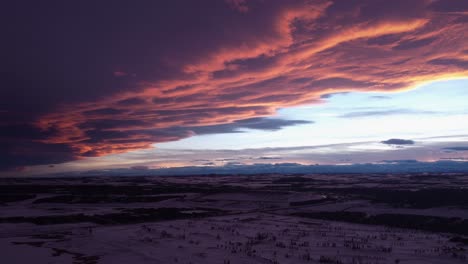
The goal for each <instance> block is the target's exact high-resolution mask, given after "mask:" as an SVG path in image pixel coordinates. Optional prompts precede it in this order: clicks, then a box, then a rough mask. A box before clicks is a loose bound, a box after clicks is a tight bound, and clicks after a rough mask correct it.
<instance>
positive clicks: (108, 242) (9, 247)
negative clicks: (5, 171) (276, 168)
mask: <svg viewBox="0 0 468 264" xmlns="http://www.w3.org/2000/svg"><path fill="white" fill-rule="evenodd" d="M287 177H291V176H281V175H273V176H271V175H270V176H261V177H260V176H259V177H253V176H249V177H244V176H226V177H217V176H212V177H208V176H204V177H164V178H157V177H155V178H147V179H145V180H142V179H139V180H138V181H135V182H133V181H132V179H125V180H122V179H111V178H106V179H103V178H96V179H93V178H89V179H85V180H83V179H74V180H64V179H41V180H22V181H18V182H15V181H14V180H11V179H10V180H3V183H1V182H0V189H2V192H4V194H3V198H2V199H3V200H4V201H6V202H3V203H1V204H0V248H1V254H0V263H2V264H3V263H5V264H10V263H11V264H21V263H34V264H42V263H44V264H52V263H75V264H98V263H99V264H100V263H124V264H127V263H129V264H133V263H164V264H165V263H184V264H189V263H192V264H195V263H203V264H210V263H221V264H227V263H230V264H234V263H336V264H338V263H353V264H354V263H369V264H370V263H468V260H467V259H466V257H467V255H468V252H467V250H468V245H467V243H466V241H468V239H466V237H467V236H466V235H467V234H466V230H467V229H466V225H465V224H464V223H466V222H468V220H467V219H468V209H467V208H466V205H465V202H464V200H463V199H461V200H460V202H459V203H457V202H455V204H453V201H452V200H450V199H449V198H450V197H449V196H450V195H447V197H440V201H441V202H440V203H439V202H438V201H439V200H437V199H436V200H435V201H436V203H435V204H436V205H437V206H436V207H427V204H428V203H427V201H426V200H424V197H426V196H423V199H422V201H420V200H421V199H420V198H418V197H417V199H416V198H414V199H416V200H414V201H413V200H411V199H413V198H411V197H412V196H409V197H410V198H411V199H410V200H408V201H406V200H405V201H406V203H405V204H403V205H401V206H400V205H399V204H393V203H392V204H386V203H383V202H375V201H380V200H376V199H381V197H377V196H375V195H374V196H369V193H368V192H367V191H366V190H374V189H375V188H382V186H384V189H382V190H387V191H388V190H392V191H398V190H409V189H411V190H423V191H424V192H425V191H426V189H429V190H431V188H432V187H431V186H434V181H436V180H434V177H428V178H424V177H422V178H417V177H415V176H411V175H410V176H388V177H387V176H382V177H381V178H375V177H376V176H372V177H369V176H362V175H361V176H359V175H357V176H355V175H354V176H342V175H338V176H330V175H328V176H324V175H318V176H302V177H300V178H287ZM290 181H292V183H290ZM331 182H333V184H332V183H331ZM379 182H380V183H379ZM440 182H441V184H440V186H441V187H439V186H438V187H439V188H442V187H444V188H448V189H447V190H448V191H447V193H450V190H452V192H453V193H455V192H460V188H465V187H466V186H467V185H466V182H467V177H465V176H463V175H462V176H456V177H452V178H450V177H447V178H443V177H442V178H441V180H440ZM208 183H209V184H208ZM325 183H327V184H325ZM103 184H104V185H106V186H107V185H110V186H113V187H115V186H117V187H119V189H112V188H110V189H106V188H104V187H103V188H102V190H103V191H102V193H98V194H95V193H93V192H90V191H89V189H88V187H89V188H91V190H94V188H96V186H104V185H103ZM15 186H16V187H17V189H16V190H18V191H15ZM67 186H68V187H67ZM226 186H228V187H226ZM330 186H334V188H335V189H340V190H338V191H334V189H330V188H331V187H330ZM356 186H357V187H356ZM36 187H37V191H33V193H34V194H35V196H34V197H26V198H24V199H20V198H18V200H17V201H14V200H11V199H12V198H11V197H10V196H15V195H24V194H26V193H25V192H26V191H27V192H28V194H31V190H36V189H35V188H36ZM120 187H122V188H120ZM140 187H141V188H140ZM99 188H100V187H99ZM99 188H98V189H99ZM135 188H136V189H135ZM151 188H154V189H151ZM346 188H348V189H349V188H351V189H349V190H351V191H352V192H351V191H349V190H348V191H346V192H343V189H346ZM355 188H358V189H357V190H358V191H356V190H355ZM359 188H364V189H363V190H361V189H359ZM366 188H368V189H366ZM450 188H452V189H450ZM19 190H23V191H19ZM44 190H47V191H44ZM168 190H170V191H168ZM444 190H445V189H444ZM125 191H126V192H127V193H125ZM140 192H141V193H140ZM158 192H161V193H158ZM5 193H6V194H5ZM377 193H378V192H377ZM438 193H440V190H439V191H438ZM390 194H391V195H394V193H393V192H391V193H390ZM397 194H399V193H397ZM461 194H462V195H463V191H462V192H461ZM126 195H127V196H128V199H129V200H128V201H127V200H125V199H122V197H127V196H126ZM169 195H171V196H169ZM405 195H407V194H405ZM411 195H412V193H411ZM424 195H426V194H424ZM467 195H468V192H467ZM62 196H65V198H61V199H58V200H54V199H52V200H47V199H49V198H54V197H62ZM154 196H161V197H163V198H164V199H163V200H161V201H156V202H153V201H149V200H144V199H143V200H142V199H135V197H137V198H138V197H140V198H141V197H143V198H147V197H150V198H151V197H154ZM70 197H72V198H70ZM83 197H85V198H86V197H88V198H89V197H91V198H93V199H88V200H86V199H83ZM115 197H117V198H118V199H116V200H112V199H114V198H115ZM386 197H387V196H385V197H384V198H386ZM443 198H444V199H445V200H444V199H443ZM455 198H457V196H455ZM39 199H46V200H42V201H41V200H39ZM372 199H374V200H372ZM418 199H420V200H418ZM38 200H39V201H41V202H38ZM109 201H112V202H109ZM391 201H393V200H391ZM442 202H444V203H445V204H444V203H442ZM429 204H434V202H431V203H429ZM158 208H173V209H174V210H175V211H174V212H176V213H174V216H171V217H172V218H171V217H169V218H166V217H165V216H163V217H162V218H161V216H160V215H157V214H156V213H158V212H159V211H151V210H157V209H158ZM129 210H130V211H129ZM131 210H134V211H131ZM142 210H143V211H142ZM145 210H146V211H145ZM148 210H149V211H148ZM129 212H132V213H129ZM155 212H156V213H155ZM171 212H172V211H171ZM310 212H312V213H318V214H319V216H320V213H321V212H334V213H338V214H339V213H342V212H362V213H365V214H369V215H380V214H389V213H391V214H402V215H422V216H435V217H445V218H443V219H452V220H453V221H454V222H453V223H455V224H458V226H460V230H454V229H450V230H449V231H450V232H435V231H434V230H432V231H431V230H430V228H432V227H433V226H431V225H430V222H431V221H433V220H431V219H429V220H428V221H429V225H428V226H429V227H430V228H427V226H426V227H425V228H421V229H422V230H416V229H402V228H396V227H391V225H390V226H388V225H381V224H379V225H377V224H366V225H364V224H357V223H351V222H349V219H347V218H343V219H344V220H343V221H348V222H338V221H329V220H323V219H322V220H320V219H317V218H310V217H309V218H304V217H299V216H298V215H297V213H310ZM119 213H120V214H124V216H125V217H123V218H122V216H121V215H120V216H119V218H116V219H115V221H113V219H112V216H113V215H114V214H119ZM75 214H83V215H84V216H89V217H91V218H79V217H78V218H72V220H70V219H68V220H67V221H73V222H68V223H62V222H60V221H65V220H63V219H61V218H60V217H61V216H70V215H75ZM146 214H150V216H151V217H153V218H147V217H146V216H147V215H146ZM151 214H156V216H157V217H156V218H154V217H155V215H151ZM109 216H111V218H109ZM37 217H39V218H41V217H55V218H54V219H55V220H54V221H53V222H47V221H46V222H45V223H44V222H43V221H39V222H37ZM57 217H58V218H57ZM100 218H105V219H104V220H105V221H104V220H103V221H99V220H100ZM80 219H81V220H80ZM122 219H123V220H122ZM148 219H152V220H148ZM101 220H102V219H101ZM436 220H437V219H436ZM121 221H124V222H121ZM444 221H445V220H444ZM464 221H465V222H464ZM415 224H416V226H417V224H418V223H415ZM425 224H426V225H427V223H425ZM436 228H438V227H437V226H436ZM442 230H445V229H444V227H442ZM464 239H465V240H464Z"/></svg>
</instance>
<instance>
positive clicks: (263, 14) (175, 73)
mask: <svg viewBox="0 0 468 264" xmlns="http://www.w3.org/2000/svg"><path fill="white" fill-rule="evenodd" d="M190 2H191V1H187V2H185V4H186V6H185V7H186V8H184V9H182V8H181V6H184V5H179V6H176V5H174V6H170V7H166V6H164V7H161V8H160V9H161V10H164V12H166V13H167V15H164V14H161V16H157V15H155V14H151V9H150V7H151V8H154V12H157V11H156V9H157V6H156V4H154V3H152V4H151V6H145V5H144V4H136V5H135V6H130V7H129V6H127V5H125V4H123V3H122V2H120V1H117V2H116V3H115V5H114V6H113V7H112V10H111V11H112V12H104V13H101V14H99V15H102V16H104V17H106V15H107V16H109V17H108V19H110V21H119V22H118V23H119V24H118V25H112V24H105V25H106V26H108V27H107V28H106V27H104V26H102V24H97V26H95V27H94V28H93V27H91V26H90V25H87V24H86V22H83V24H78V25H76V24H73V23H71V22H70V23H69V24H70V25H73V27H72V26H70V27H69V28H61V29H60V30H61V31H57V32H59V34H58V35H59V36H61V37H62V39H60V38H56V37H55V36H56V35H57V32H53V33H55V34H56V35H52V34H51V35H41V36H37V37H38V38H39V39H41V40H42V42H41V43H43V44H44V45H46V44H47V43H49V42H51V41H53V40H55V41H62V42H64V43H61V44H62V45H59V46H60V47H62V48H70V50H67V51H66V54H69V56H71V57H70V58H68V57H66V56H60V57H58V58H57V57H53V58H49V59H45V60H44V62H45V64H46V65H48V64H50V67H49V72H50V71H51V70H52V71H54V70H55V72H56V73H57V75H56V79H54V80H51V78H50V77H51V76H47V77H48V78H42V77H41V76H38V75H35V74H34V73H31V74H29V75H28V73H27V70H29V69H21V67H20V68H18V67H19V66H18V67H17V68H15V69H16V70H18V71H20V70H21V72H22V73H23V76H28V77H31V78H30V80H25V79H22V80H21V82H19V81H18V78H17V75H11V76H10V75H9V76H7V77H8V78H10V79H11V82H12V83H14V84H15V87H17V86H18V87H29V88H27V89H26V88H24V89H26V90H27V91H26V92H25V94H26V93H28V92H29V91H33V92H31V93H32V95H34V94H35V93H37V91H34V89H33V87H35V85H38V86H39V87H47V88H43V89H45V91H47V89H52V88H50V87H56V88H54V89H55V90H53V91H52V92H51V93H50V94H51V95H50V96H46V95H44V94H43V93H41V94H40V95H39V97H38V99H41V98H44V100H45V101H46V102H50V103H49V104H48V105H47V106H46V107H45V106H41V107H39V108H40V109H41V111H38V114H32V113H31V116H33V117H34V118H25V119H26V120H27V121H28V122H29V121H32V122H33V124H34V126H35V127H36V128H38V129H39V130H40V132H38V133H39V134H41V137H38V138H30V139H29V140H30V141H31V142H37V143H38V144H43V145H45V146H49V145H50V146H57V145H59V146H67V147H68V148H70V149H71V151H70V153H71V154H70V156H72V157H73V158H80V157H86V156H100V155H106V154H111V153H122V152H126V151H131V150H136V149H142V148H149V147H151V144H153V143H158V142H166V141H171V140H178V139H181V138H185V137H189V136H192V135H194V134H196V132H195V131H196V130H197V129H191V127H202V126H206V127H212V126H219V125H226V124H231V123H235V122H236V120H246V119H247V120H248V119H250V118H254V117H264V116H269V115H273V114H274V113H275V111H276V109H278V108H281V107H290V106H297V105H301V104H309V103H320V102H323V98H324V97H323V96H324V95H326V94H331V93H339V92H349V91H384V92H387V91H388V92H391V91H398V90H404V89H411V88H412V87H414V86H416V85H418V84H421V83H423V82H427V81H431V80H436V79H444V78H452V77H461V76H467V75H468V67H467V62H468V55H467V52H466V43H467V42H468V36H467V31H466V28H467V26H468V6H467V5H466V4H460V1H442V0H440V1H429V0H415V1H401V0H398V1H384V0H360V1H358V0H349V1H338V0H336V1H332V0H329V1H327V0H323V1H253V0H252V1H227V2H226V3H222V4H220V1H214V2H212V3H211V2H210V3H209V5H208V2H207V3H205V5H206V6H203V7H201V6H197V5H194V6H192V4H190ZM455 2H456V3H455ZM153 5H155V6H153ZM101 7H102V8H103V6H98V7H97V8H98V9H99V8H101ZM63 8H64V9H66V10H68V8H71V7H68V6H66V7H63ZM81 8H83V9H79V7H75V9H73V14H75V15H76V16H78V15H83V14H88V13H89V12H91V13H92V11H91V10H96V9H86V8H85V7H83V6H81ZM94 8H96V7H94ZM77 10H78V11H77ZM99 10H100V9H99ZM188 10H190V12H189V11H188ZM70 12H72V11H70ZM161 12H162V11H161ZM88 15H89V14H88ZM116 18H119V19H118V20H117V19H116ZM60 19H62V20H64V21H68V17H66V18H60ZM77 19H80V18H79V16H78V17H77ZM89 19H90V20H91V21H95V22H96V21H97V22H101V23H108V22H107V20H103V21H104V22H102V21H101V18H100V17H97V16H96V17H93V16H91V18H89ZM122 20H124V21H125V23H123V22H120V21H122ZM116 23H117V22H116ZM65 24H66V23H65ZM69 24H66V25H69ZM54 27H57V26H54ZM96 27H97V28H96ZM93 29H94V30H95V31H96V32H94V31H92V30H93ZM106 30H107V31H106ZM109 30H110V31H109ZM70 32H74V33H73V34H71V33H70ZM90 32H91V33H90ZM49 33H50V32H49ZM103 34H104V35H105V37H101V35H103ZM80 36H83V37H85V38H86V37H88V39H89V42H90V43H86V42H83V41H82V40H81V42H80V44H81V45H80V46H75V45H74V43H73V42H72V40H73V39H75V38H76V39H77V38H78V37H80ZM38 45H41V44H40V43H39V44H38ZM37 51H40V49H39V50H37ZM47 51H48V52H49V53H50V51H49V50H48V49H47ZM75 51H79V52H77V53H78V54H79V55H80V56H75V53H74V52H75ZM58 52H61V51H60V50H59V51H58ZM55 60H65V61H66V62H67V64H66V65H67V67H69V70H71V71H64V70H63V69H62V68H63V67H62V68H59V66H57V65H62V64H61V63H62V61H57V62H56V61H55ZM93 60H96V61H93ZM59 62H60V63H59ZM75 65H80V66H81V68H80V67H77V66H75ZM103 69H108V72H107V73H106V72H105V71H103ZM25 72H26V73H25ZM30 72H33V71H30ZM127 72H131V73H132V77H131V78H128V75H127ZM15 76H16V77H15ZM33 77H34V78H33ZM116 77H118V78H116ZM41 78H42V79H41ZM10 79H9V80H10ZM22 89H23V88H22ZM60 89H62V90H60ZM80 89H82V90H81V91H82V92H80ZM39 90H41V88H39ZM57 94H59V95H60V94H63V96H62V97H61V96H57ZM13 95H14V96H16V97H18V94H15V92H14V91H13V90H10V92H9V94H6V96H7V97H5V98H12V97H14V96H13ZM15 100H19V99H18V98H16V99H15ZM28 100H30V99H28ZM31 101H33V100H32V99H31ZM39 105H40V104H39ZM10 108H11V110H9V111H16V112H18V113H20V111H19V110H18V109H17V108H15V106H11V107H10ZM28 113H29V112H28ZM25 115H27V114H25ZM5 120H7V119H5ZM7 121H8V120H7ZM7 121H5V122H7ZM8 123H10V121H8ZM181 128H183V129H181ZM48 131H53V133H49V132H48ZM199 131H201V130H199ZM12 147H13V146H12ZM31 151H32V152H33V150H31Z"/></svg>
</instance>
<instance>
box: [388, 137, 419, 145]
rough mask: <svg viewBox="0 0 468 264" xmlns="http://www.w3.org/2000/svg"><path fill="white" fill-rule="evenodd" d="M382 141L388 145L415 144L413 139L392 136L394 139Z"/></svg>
mask: <svg viewBox="0 0 468 264" xmlns="http://www.w3.org/2000/svg"><path fill="white" fill-rule="evenodd" d="M380 143H382V144H387V145H414V141H413V140H410V139H400V138H392V139H388V140H384V141H381V142H380Z"/></svg>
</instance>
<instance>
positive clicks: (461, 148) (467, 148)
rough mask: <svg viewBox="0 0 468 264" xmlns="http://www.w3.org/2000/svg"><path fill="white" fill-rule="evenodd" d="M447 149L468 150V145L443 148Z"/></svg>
mask: <svg viewBox="0 0 468 264" xmlns="http://www.w3.org/2000/svg"><path fill="white" fill-rule="evenodd" d="M443 149H445V150H452V151H468V146H467V147H465V146H461V147H446V148H443Z"/></svg>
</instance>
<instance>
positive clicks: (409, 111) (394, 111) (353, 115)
mask: <svg viewBox="0 0 468 264" xmlns="http://www.w3.org/2000/svg"><path fill="white" fill-rule="evenodd" d="M380 99H381V98H380ZM421 114H422V115H431V114H437V112H433V111H421V110H413V109H390V110H375V111H357V112H350V113H346V114H343V115H341V116H339V117H341V118H360V117H369V116H390V115H421Z"/></svg>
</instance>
